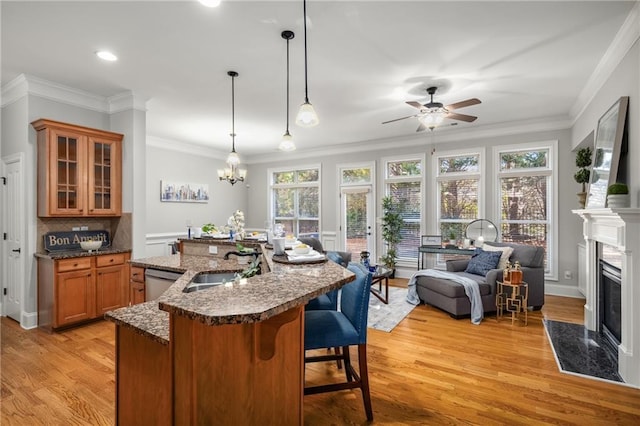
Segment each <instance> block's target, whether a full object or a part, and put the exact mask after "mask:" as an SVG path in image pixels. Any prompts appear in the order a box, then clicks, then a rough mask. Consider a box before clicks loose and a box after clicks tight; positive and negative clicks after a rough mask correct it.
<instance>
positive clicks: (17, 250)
mask: <svg viewBox="0 0 640 426" xmlns="http://www.w3.org/2000/svg"><path fill="white" fill-rule="evenodd" d="M11 251H12V252H14V253H20V248H17V249H13V250H11Z"/></svg>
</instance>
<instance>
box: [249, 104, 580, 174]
mask: <svg viewBox="0 0 640 426" xmlns="http://www.w3.org/2000/svg"><path fill="white" fill-rule="evenodd" d="M570 128H571V119H570V118H569V117H566V116H565V117H547V118H541V119H535V120H524V121H518V122H509V123H501V124H491V125H485V126H479V127H473V128H468V129H461V130H458V129H455V130H454V129H453V128H446V127H442V128H440V129H436V130H435V132H436V133H435V136H434V139H435V141H436V142H437V143H447V142H454V141H466V140H475V139H484V138H495V137H499V136H511V135H518V134H523V133H536V132H545V131H554V130H566V129H570ZM425 135H429V133H426V132H422V133H420V134H412V135H405V136H398V137H393V138H384V139H375V140H370V141H362V142H355V143H348V144H343V145H331V146H323V147H322V148H314V149H307V150H303V151H294V152H292V153H288V154H287V157H286V159H287V160H301V159H308V158H318V157H325V156H330V155H345V154H353V153H358V152H362V151H363V150H367V151H383V150H388V149H391V148H394V149H395V148H406V147H414V146H421V147H424V146H426V145H430V144H431V143H432V142H431V138H426V137H425ZM282 159H283V156H282V154H281V153H275V154H260V155H253V156H247V157H246V161H245V163H246V164H263V163H271V162H275V161H282Z"/></svg>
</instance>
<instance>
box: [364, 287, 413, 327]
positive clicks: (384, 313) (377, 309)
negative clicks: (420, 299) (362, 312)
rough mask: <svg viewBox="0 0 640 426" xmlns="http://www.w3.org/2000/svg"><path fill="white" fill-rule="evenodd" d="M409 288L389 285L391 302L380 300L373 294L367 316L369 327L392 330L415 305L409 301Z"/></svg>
mask: <svg viewBox="0 0 640 426" xmlns="http://www.w3.org/2000/svg"><path fill="white" fill-rule="evenodd" d="M406 298H407V289H406V288H400V287H389V304H388V305H387V304H385V303H383V302H382V301H380V300H379V299H378V298H377V297H375V296H374V295H373V294H372V295H371V298H370V299H369V316H368V318H367V321H368V325H369V328H375V329H376V330H382V331H386V332H390V331H391V330H393V328H394V327H395V326H396V325H398V324H399V323H400V321H402V320H403V319H404V317H406V316H407V315H409V312H411V311H412V310H413V308H415V305H412V304H411V303H408V302H407V301H406V300H405V299H406Z"/></svg>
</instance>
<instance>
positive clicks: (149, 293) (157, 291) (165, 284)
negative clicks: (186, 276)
mask: <svg viewBox="0 0 640 426" xmlns="http://www.w3.org/2000/svg"><path fill="white" fill-rule="evenodd" d="M181 276H182V273H180V272H169V271H162V270H160V269H151V268H147V269H146V270H145V271H144V285H145V297H144V300H145V301H147V302H148V301H149V300H156V299H157V298H158V297H160V296H162V293H164V292H165V291H167V289H168V288H169V287H171V285H172V284H173V283H175V282H176V280H177V279H178V278H180V277H181Z"/></svg>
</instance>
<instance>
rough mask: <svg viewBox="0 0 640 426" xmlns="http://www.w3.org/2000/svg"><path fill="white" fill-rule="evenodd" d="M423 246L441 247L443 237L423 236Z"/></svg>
mask: <svg viewBox="0 0 640 426" xmlns="http://www.w3.org/2000/svg"><path fill="white" fill-rule="evenodd" d="M421 244H422V246H423V247H441V246H442V235H423V236H422V242H421Z"/></svg>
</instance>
